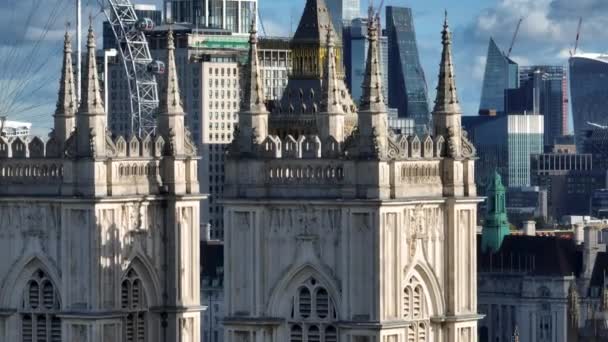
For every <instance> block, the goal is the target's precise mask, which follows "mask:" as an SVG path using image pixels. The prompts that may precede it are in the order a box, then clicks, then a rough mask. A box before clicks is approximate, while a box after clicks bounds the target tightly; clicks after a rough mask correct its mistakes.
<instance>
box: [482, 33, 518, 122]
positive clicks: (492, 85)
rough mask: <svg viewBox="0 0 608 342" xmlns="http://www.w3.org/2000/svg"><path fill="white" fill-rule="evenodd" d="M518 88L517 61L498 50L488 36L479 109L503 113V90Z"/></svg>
mask: <svg viewBox="0 0 608 342" xmlns="http://www.w3.org/2000/svg"><path fill="white" fill-rule="evenodd" d="M515 88H519V67H518V65H517V63H515V62H514V61H512V60H511V59H510V58H508V57H507V56H505V54H504V53H502V52H501V51H500V49H499V48H498V45H496V42H495V41H494V39H493V38H490V45H489V46H488V56H487V58H486V70H485V74H484V77H483V88H482V91H481V104H480V106H479V111H480V113H481V112H486V111H496V112H497V113H498V114H505V90H507V89H515Z"/></svg>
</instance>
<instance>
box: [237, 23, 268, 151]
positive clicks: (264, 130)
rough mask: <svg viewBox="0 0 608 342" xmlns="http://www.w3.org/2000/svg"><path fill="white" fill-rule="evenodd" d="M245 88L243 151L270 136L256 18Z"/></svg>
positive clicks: (240, 134) (241, 127)
mask: <svg viewBox="0 0 608 342" xmlns="http://www.w3.org/2000/svg"><path fill="white" fill-rule="evenodd" d="M243 80H244V88H243V98H242V102H241V111H240V114H239V130H240V131H239V132H238V145H239V150H240V152H242V153H250V152H252V151H253V146H254V145H255V143H257V142H260V141H261V140H263V139H265V138H266V136H268V114H269V113H268V109H267V108H266V105H265V104H264V87H263V84H262V77H261V73H260V62H259V60H258V37H257V29H256V21H255V18H254V20H253V21H252V23H251V30H250V31H249V62H248V63H247V65H246V66H245V70H244V73H243Z"/></svg>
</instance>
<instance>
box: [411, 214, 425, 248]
mask: <svg viewBox="0 0 608 342" xmlns="http://www.w3.org/2000/svg"><path fill="white" fill-rule="evenodd" d="M426 224H427V222H426V216H425V212H424V207H423V206H422V205H417V206H416V207H415V208H414V209H413V210H411V211H410V232H409V233H410V236H409V247H410V257H414V255H415V254H416V246H417V245H416V242H417V240H419V239H424V238H426V229H425V225H426Z"/></svg>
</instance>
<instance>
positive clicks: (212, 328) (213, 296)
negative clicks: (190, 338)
mask: <svg viewBox="0 0 608 342" xmlns="http://www.w3.org/2000/svg"><path fill="white" fill-rule="evenodd" d="M200 259H201V263H200V265H201V305H203V306H205V307H207V309H206V310H205V311H204V312H203V315H202V318H201V320H202V322H201V323H202V324H201V328H202V332H201V337H202V342H222V341H224V326H223V324H222V322H223V320H224V311H225V307H224V305H225V298H224V245H223V244H221V243H219V242H218V241H201V258H200Z"/></svg>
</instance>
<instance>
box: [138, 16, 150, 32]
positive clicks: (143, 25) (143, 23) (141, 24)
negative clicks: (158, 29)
mask: <svg viewBox="0 0 608 342" xmlns="http://www.w3.org/2000/svg"><path fill="white" fill-rule="evenodd" d="M135 27H136V28H137V29H138V30H139V31H152V30H153V29H154V21H152V19H150V18H141V19H139V20H138V21H137V22H136V23H135Z"/></svg>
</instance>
